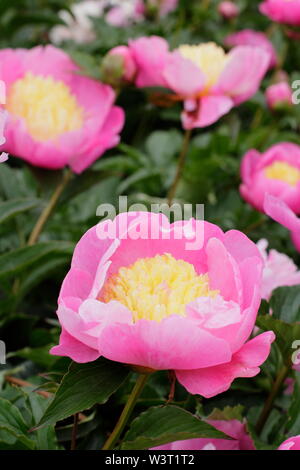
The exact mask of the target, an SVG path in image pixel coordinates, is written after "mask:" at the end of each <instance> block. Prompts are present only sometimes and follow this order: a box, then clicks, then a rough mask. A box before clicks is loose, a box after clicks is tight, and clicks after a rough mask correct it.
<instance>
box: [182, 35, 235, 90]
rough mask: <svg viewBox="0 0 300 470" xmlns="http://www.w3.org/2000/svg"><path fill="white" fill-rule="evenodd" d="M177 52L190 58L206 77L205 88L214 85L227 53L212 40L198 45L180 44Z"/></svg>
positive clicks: (225, 62)
mask: <svg viewBox="0 0 300 470" xmlns="http://www.w3.org/2000/svg"><path fill="white" fill-rule="evenodd" d="M178 51H179V53H180V54H181V55H182V56H183V57H185V58H186V59H189V60H191V61H192V62H193V63H194V64H195V65H197V67H199V69H200V70H201V71H202V72H203V73H204V75H205V77H206V84H205V85H206V89H209V88H211V87H212V86H213V85H215V84H216V83H217V82H218V80H219V77H220V75H221V73H222V71H223V70H224V67H225V65H226V64H227V61H228V55H227V54H226V53H225V51H224V49H222V47H219V46H217V44H215V43H214V42H208V43H204V44H199V45H182V46H180V47H179V49H178Z"/></svg>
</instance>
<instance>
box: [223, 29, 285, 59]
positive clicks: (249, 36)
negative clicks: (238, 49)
mask: <svg viewBox="0 0 300 470" xmlns="http://www.w3.org/2000/svg"><path fill="white" fill-rule="evenodd" d="M224 44H225V45H226V46H229V47H233V46H255V47H261V48H262V49H264V50H265V51H266V52H268V53H269V55H270V64H269V67H270V68H272V67H276V65H277V63H278V58H277V52H276V49H275V48H274V46H273V44H272V42H271V41H270V40H269V39H268V37H267V35H266V34H264V33H262V32H261V31H254V30H253V29H243V30H242V31H237V32H236V33H233V34H230V35H229V36H227V37H226V38H225V39H224Z"/></svg>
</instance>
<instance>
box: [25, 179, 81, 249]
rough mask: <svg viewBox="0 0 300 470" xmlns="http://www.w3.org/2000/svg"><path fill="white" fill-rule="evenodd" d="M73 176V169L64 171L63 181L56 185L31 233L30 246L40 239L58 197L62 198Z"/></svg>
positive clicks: (28, 243)
mask: <svg viewBox="0 0 300 470" xmlns="http://www.w3.org/2000/svg"><path fill="white" fill-rule="evenodd" d="M71 176H72V172H71V170H67V171H66V172H65V173H64V175H63V178H62V181H61V182H60V183H59V184H58V185H57V187H56V189H55V191H54V193H53V194H52V196H51V198H50V200H49V202H48V204H47V205H46V207H45V209H44V210H43V212H42V213H41V215H40V217H39V218H38V220H37V222H36V224H35V226H34V228H33V230H32V232H31V234H30V237H29V239H28V242H27V245H28V246H31V245H34V244H35V243H36V242H37V240H38V238H39V236H40V234H41V232H42V230H43V228H44V225H45V223H46V222H47V220H48V219H49V217H50V215H51V213H52V211H53V209H54V208H55V206H56V204H57V201H58V199H59V198H60V196H61V194H62V192H63V191H64V189H65V187H66V186H67V184H68V182H69V181H70V179H71Z"/></svg>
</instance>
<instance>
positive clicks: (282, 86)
mask: <svg viewBox="0 0 300 470" xmlns="http://www.w3.org/2000/svg"><path fill="white" fill-rule="evenodd" d="M292 95H293V92H292V89H291V87H290V85H289V84H288V83H287V82H285V81H284V82H280V83H275V84H274V85H271V86H269V87H268V88H267V89H266V101H267V105H268V106H269V108H270V109H272V110H276V109H280V108H282V107H283V106H290V105H292V104H293V101H292Z"/></svg>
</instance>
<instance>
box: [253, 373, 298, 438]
mask: <svg viewBox="0 0 300 470" xmlns="http://www.w3.org/2000/svg"><path fill="white" fill-rule="evenodd" d="M289 370H290V368H289V367H287V366H283V367H282V369H280V371H279V373H278V375H277V377H276V379H275V382H274V385H273V387H272V390H271V392H270V394H269V396H268V398H267V401H266V402H265V405H264V407H263V410H262V412H261V415H260V417H259V419H258V422H257V425H256V432H257V434H260V433H261V431H262V430H263V427H264V425H265V424H266V422H267V419H268V417H269V415H270V413H271V411H272V408H273V404H274V401H275V399H276V397H277V395H278V393H279V391H280V389H281V387H282V385H283V382H284V381H285V379H286V378H287V376H288V373H289Z"/></svg>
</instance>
